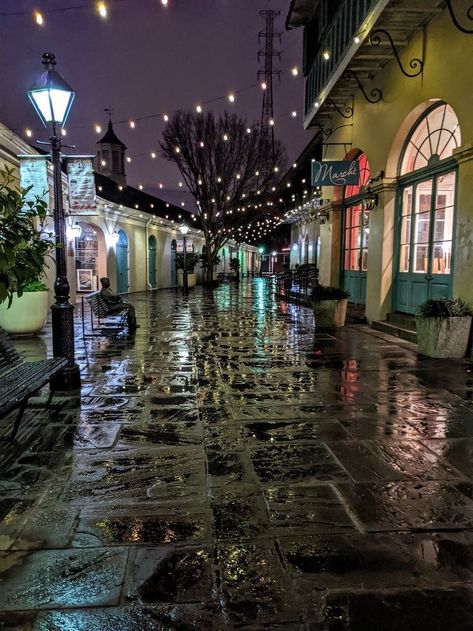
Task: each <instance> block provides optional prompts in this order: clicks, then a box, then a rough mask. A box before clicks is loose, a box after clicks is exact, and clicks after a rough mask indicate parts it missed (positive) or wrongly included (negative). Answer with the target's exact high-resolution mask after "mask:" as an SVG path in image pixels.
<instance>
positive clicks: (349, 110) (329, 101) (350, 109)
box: [325, 99, 353, 118]
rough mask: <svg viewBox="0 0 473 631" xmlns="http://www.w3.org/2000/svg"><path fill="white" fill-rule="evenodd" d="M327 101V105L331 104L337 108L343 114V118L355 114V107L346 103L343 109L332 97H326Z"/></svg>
mask: <svg viewBox="0 0 473 631" xmlns="http://www.w3.org/2000/svg"><path fill="white" fill-rule="evenodd" d="M325 102H326V103H327V105H330V107H333V109H334V110H336V111H337V112H338V113H339V114H340V116H343V118H351V117H352V116H353V107H350V106H349V105H346V104H345V105H344V106H343V110H341V109H340V108H339V107H338V105H337V104H336V103H335V101H333V100H332V99H326V100H325Z"/></svg>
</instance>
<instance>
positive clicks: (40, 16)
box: [33, 11, 44, 26]
mask: <svg viewBox="0 0 473 631" xmlns="http://www.w3.org/2000/svg"><path fill="white" fill-rule="evenodd" d="M33 18H34V21H35V22H36V24H37V25H38V26H43V24H44V16H43V14H42V13H41V11H34V13H33Z"/></svg>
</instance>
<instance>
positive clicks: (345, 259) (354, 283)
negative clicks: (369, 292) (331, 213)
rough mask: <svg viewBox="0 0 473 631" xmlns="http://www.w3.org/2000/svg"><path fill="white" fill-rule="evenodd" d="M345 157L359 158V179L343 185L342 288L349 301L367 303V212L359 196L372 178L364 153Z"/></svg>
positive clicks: (361, 197) (358, 152)
mask: <svg viewBox="0 0 473 631" xmlns="http://www.w3.org/2000/svg"><path fill="white" fill-rule="evenodd" d="M347 158H348V159H352V160H353V159H355V158H356V160H357V161H358V166H359V170H360V179H359V183H358V184H357V185H352V186H345V188H344V191H343V221H342V282H341V284H342V287H343V288H344V289H345V290H346V291H348V293H349V294H350V301H351V302H355V303H357V304H365V303H366V283H367V272H368V241H369V231H370V229H369V213H368V211H367V210H366V209H365V208H364V206H363V203H362V199H363V194H364V190H365V187H366V186H367V185H368V182H369V179H370V177H371V170H370V165H369V162H368V158H367V156H366V154H365V153H363V152H360V151H358V150H356V152H355V154H354V155H352V156H350V154H348V157H347Z"/></svg>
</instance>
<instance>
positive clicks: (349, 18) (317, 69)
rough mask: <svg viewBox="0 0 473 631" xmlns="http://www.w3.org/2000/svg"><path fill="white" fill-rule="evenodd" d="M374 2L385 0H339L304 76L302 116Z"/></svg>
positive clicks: (323, 87)
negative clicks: (303, 108) (314, 57)
mask: <svg viewBox="0 0 473 631" xmlns="http://www.w3.org/2000/svg"><path fill="white" fill-rule="evenodd" d="M378 5H381V7H380V10H382V8H383V7H384V6H385V5H386V1H384V2H383V1H382V0H381V1H380V0H343V2H342V4H341V5H340V8H339V10H338V11H337V13H336V14H335V17H334V18H333V21H332V23H331V25H330V26H329V27H328V29H327V31H326V33H325V35H324V37H323V38H322V40H321V42H320V48H319V51H318V53H317V57H316V59H315V61H314V63H313V64H312V67H311V69H310V71H309V73H308V75H307V77H306V85H305V116H306V117H307V115H308V113H309V112H310V110H311V109H312V108H313V107H314V104H315V103H316V102H317V101H318V100H319V99H320V97H321V95H323V94H324V92H326V89H327V87H328V86H329V83H330V81H331V79H332V78H333V77H334V75H335V74H336V73H337V70H338V69H339V67H340V63H341V61H342V60H343V59H344V58H345V57H346V56H347V54H348V53H349V51H350V49H351V48H353V44H354V37H355V36H357V35H358V34H359V33H360V30H361V28H362V26H363V24H364V22H365V21H366V20H367V19H368V18H369V16H370V15H372V14H373V13H374V12H375V10H376V8H377V7H378ZM324 53H327V55H328V59H327V58H326V57H324ZM325 96H326V94H325Z"/></svg>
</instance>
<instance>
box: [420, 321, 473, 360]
mask: <svg viewBox="0 0 473 631" xmlns="http://www.w3.org/2000/svg"><path fill="white" fill-rule="evenodd" d="M416 328H417V351H418V352H419V353H421V354H422V355H427V356H428V357H444V358H452V359H453V358H459V357H465V355H466V350H467V347H468V339H469V336H470V328H471V317H469V316H467V317H462V318H458V317H456V318H416Z"/></svg>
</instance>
